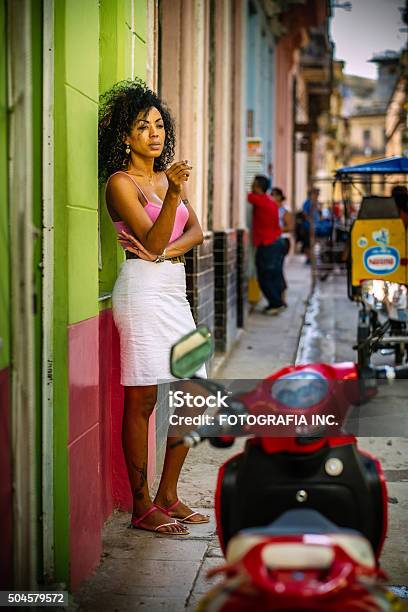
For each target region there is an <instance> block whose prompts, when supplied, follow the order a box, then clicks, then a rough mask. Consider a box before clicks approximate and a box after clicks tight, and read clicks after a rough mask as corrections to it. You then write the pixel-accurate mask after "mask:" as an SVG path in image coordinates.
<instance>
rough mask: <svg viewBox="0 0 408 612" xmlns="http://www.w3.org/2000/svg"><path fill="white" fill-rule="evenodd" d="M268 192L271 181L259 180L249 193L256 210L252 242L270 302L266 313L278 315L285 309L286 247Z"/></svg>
mask: <svg viewBox="0 0 408 612" xmlns="http://www.w3.org/2000/svg"><path fill="white" fill-rule="evenodd" d="M267 189H268V179H267V177H266V176H261V175H258V176H256V177H255V178H254V181H253V183H252V191H251V192H250V193H248V202H249V203H250V204H252V206H253V218H252V239H253V244H254V246H255V247H256V257H255V264H256V272H257V276H258V283H259V286H260V288H261V291H262V293H263V294H264V296H265V297H266V299H267V301H268V305H267V306H266V308H265V309H264V313H265V314H267V315H276V314H278V313H279V312H280V311H281V310H282V309H283V308H284V304H283V303H282V300H281V294H282V287H283V278H282V266H283V257H284V246H285V245H284V242H283V240H282V239H281V233H282V232H281V229H280V224H279V206H278V204H277V202H275V200H274V199H273V198H271V196H270V195H268V194H267V193H266V191H267Z"/></svg>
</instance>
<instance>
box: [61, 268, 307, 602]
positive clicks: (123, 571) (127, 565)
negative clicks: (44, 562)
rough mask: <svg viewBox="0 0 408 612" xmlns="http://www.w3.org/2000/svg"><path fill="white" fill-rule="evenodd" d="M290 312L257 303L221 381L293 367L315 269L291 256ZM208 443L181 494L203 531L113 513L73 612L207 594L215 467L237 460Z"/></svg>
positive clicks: (213, 559) (213, 549)
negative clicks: (154, 525) (202, 517)
mask: <svg viewBox="0 0 408 612" xmlns="http://www.w3.org/2000/svg"><path fill="white" fill-rule="evenodd" d="M286 276H287V280H288V285H289V290H288V294H287V301H288V308H287V310H285V311H284V312H282V313H281V314H279V315H278V316H275V317H266V316H265V315H262V314H261V313H260V310H262V307H263V306H264V303H260V304H259V305H258V306H257V308H256V309H255V311H254V312H253V313H252V314H251V315H250V317H249V322H248V325H247V328H246V329H245V330H243V331H242V333H241V335H240V338H239V340H238V342H237V344H236V346H235V347H234V349H233V350H232V352H231V354H230V356H229V357H228V359H227V360H226V362H225V363H224V365H223V366H222V367H221V368H220V369H219V371H218V372H217V378H228V379H231V378H234V379H260V378H263V377H265V376H266V375H267V374H270V373H271V372H273V371H274V370H276V369H277V368H279V367H281V366H283V365H286V364H288V363H293V362H294V359H295V355H296V352H297V346H298V339H299V334H300V331H301V327H302V323H303V316H304V312H305V308H306V302H307V298H308V296H309V292H310V278H311V274H310V269H309V268H307V267H306V266H305V265H304V264H303V258H302V257H299V256H293V257H292V258H291V259H290V260H289V261H288V262H287V266H286ZM242 444H243V442H242V441H241V442H239V443H236V444H235V445H234V447H233V448H232V449H228V450H224V451H222V450H218V449H214V448H212V447H211V446H210V445H208V444H206V443H204V444H202V445H201V446H200V447H198V448H197V449H194V450H193V451H191V452H190V453H189V455H188V457H187V461H186V464H185V467H184V469H183V472H182V477H181V482H180V486H179V494H180V498H181V499H183V500H185V501H186V502H187V503H188V504H189V505H191V506H192V507H193V508H194V509H195V510H199V511H203V512H206V513H207V514H210V515H211V522H210V523H209V524H206V525H196V526H190V535H189V536H187V537H173V538H169V537H156V536H154V535H153V534H150V533H147V532H146V533H144V532H142V531H136V530H130V529H126V527H127V525H128V524H129V518H130V517H129V515H128V514H125V513H121V512H116V513H115V514H114V515H113V516H112V517H111V518H110V519H109V521H108V522H107V524H106V525H105V529H104V552H103V557H102V561H101V564H100V566H99V567H98V568H97V570H96V571H95V572H94V574H93V575H92V576H91V577H90V578H89V579H88V581H87V582H86V583H84V584H83V585H82V587H81V589H80V590H79V591H78V592H77V593H76V594H75V597H74V603H73V605H72V609H74V608H76V609H78V610H84V611H85V610H86V611H91V610H92V611H93V610H95V612H96V611H98V612H99V611H100V610H104V611H107V612H108V611H118V612H122V611H123V612H125V611H126V612H127V611H128V610H129V611H130V610H144V611H145V612H157V611H169V612H170V611H171V612H181V611H183V610H186V609H187V610H193V609H194V607H195V605H196V603H197V601H198V600H199V599H200V598H201V597H202V595H203V594H204V593H205V592H206V591H207V590H208V589H209V585H210V584H211V583H209V582H208V581H207V580H206V578H205V574H206V572H207V570H208V569H209V568H210V567H213V566H215V565H219V564H221V563H222V554H221V551H220V549H219V547H218V540H217V537H216V535H215V524H214V517H213V497H214V490H215V483H216V478H217V471H218V467H219V466H220V465H221V463H223V462H224V461H225V460H226V459H227V458H228V457H230V456H231V455H233V454H235V453H237V452H238V451H239V449H240V447H241V446H242Z"/></svg>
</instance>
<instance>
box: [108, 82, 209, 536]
mask: <svg viewBox="0 0 408 612" xmlns="http://www.w3.org/2000/svg"><path fill="white" fill-rule="evenodd" d="M174 146H175V137H174V124H173V120H172V118H171V115H170V113H169V111H168V109H167V107H166V106H165V105H164V103H163V102H162V101H161V100H160V98H159V97H158V96H157V95H156V94H155V93H154V92H153V91H151V90H150V89H148V88H147V86H146V85H145V84H144V83H143V81H140V80H139V79H136V80H135V81H124V82H121V83H118V84H117V85H115V86H114V87H113V88H112V89H111V90H110V91H108V92H107V93H105V94H104V95H103V96H102V97H101V106H100V119H99V176H100V180H101V181H102V182H105V181H107V184H106V205H107V208H108V211H109V214H110V216H111V219H112V221H113V223H114V225H115V228H116V231H117V233H118V238H119V241H120V243H121V245H122V246H123V247H124V248H125V249H126V261H125V262H124V263H123V264H122V267H121V269H120V273H119V276H118V278H117V280H116V283H115V286H114V289H113V293H112V311H113V317H114V321H115V324H116V326H117V329H118V331H119V336H120V358H121V383H122V385H124V387H125V405H124V415H123V425H122V442H123V451H124V455H125V460H126V465H127V470H128V474H129V480H130V483H131V487H132V494H133V515H132V521H131V526H133V527H134V528H137V529H144V530H147V531H153V532H156V533H159V534H166V535H184V534H187V533H188V530H187V529H186V527H185V526H184V525H183V524H182V523H189V524H194V523H203V522H208V517H206V516H204V515H202V514H199V513H196V512H193V511H192V510H191V508H189V507H188V506H187V505H185V504H183V503H181V502H180V501H179V500H178V497H177V482H178V478H179V475H180V470H181V468H182V465H183V463H184V460H185V457H186V454H187V451H186V449H185V447H184V446H178V447H177V448H171V447H170V444H169V443H168V445H167V450H166V456H165V460H164V467H163V473H162V476H161V481H160V485H159V488H158V491H157V494H156V498H155V500H154V502H152V500H151V497H150V494H149V490H148V485H147V457H148V423H149V417H150V415H151V414H152V412H153V410H154V407H155V404H156V399H157V384H158V381H160V380H162V381H164V380H171V379H173V377H172V376H171V374H170V370H169V360H170V349H171V346H172V345H173V344H174V343H175V342H176V341H177V340H178V339H179V338H180V337H181V336H183V335H184V334H186V333H187V332H189V331H191V330H193V329H194V328H195V324H194V320H193V317H192V314H191V310H190V306H189V303H188V301H187V298H186V279H185V266H184V257H183V255H184V253H186V252H187V251H189V250H190V249H192V248H193V246H194V245H197V244H201V242H202V240H203V233H202V230H201V227H200V224H199V222H198V219H197V217H196V214H195V212H194V210H193V208H192V206H191V204H190V203H189V201H188V199H187V195H186V188H185V185H186V182H187V181H188V179H189V176H190V172H191V165H190V164H189V162H188V161H186V160H184V161H179V162H177V163H174V164H172V165H171V166H170V167H169V164H170V163H171V162H172V161H173V157H174ZM199 373H200V375H201V376H205V375H206V373H205V368H202V369H201V372H199ZM173 441H174V439H173ZM170 517H171V518H170Z"/></svg>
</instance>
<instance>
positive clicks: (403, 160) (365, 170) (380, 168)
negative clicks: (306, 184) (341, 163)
mask: <svg viewBox="0 0 408 612" xmlns="http://www.w3.org/2000/svg"><path fill="white" fill-rule="evenodd" d="M345 174H408V157H399V156H395V157H386V158H385V159H375V160H373V161H369V162H367V163H366V164H357V166H346V167H345V168H339V169H338V170H336V177H340V176H342V175H345Z"/></svg>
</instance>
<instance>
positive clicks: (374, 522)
mask: <svg viewBox="0 0 408 612" xmlns="http://www.w3.org/2000/svg"><path fill="white" fill-rule="evenodd" d="M331 459H339V460H340V461H341V462H342V465H343V469H342V472H341V473H340V474H339V475H337V476H333V475H329V474H328V473H327V471H326V467H325V466H326V465H327V462H328V461H330V460H331ZM337 465H338V464H337ZM380 470H381V468H380V467H379V465H378V464H377V463H376V461H375V460H374V459H373V458H371V457H368V456H366V455H365V454H363V453H361V452H360V451H359V450H358V449H357V447H356V446H355V444H346V445H344V446H343V445H342V446H336V447H330V446H328V445H327V446H324V447H323V448H321V449H320V450H318V451H314V452H312V453H309V454H306V453H305V454H293V453H288V452H278V453H273V454H267V453H266V452H265V451H264V450H263V449H262V447H261V446H260V445H256V444H254V443H253V442H251V441H249V442H247V444H246V448H245V451H244V452H243V453H241V454H240V455H237V456H235V457H233V458H232V459H231V460H229V461H228V462H227V463H226V464H225V465H224V466H223V472H222V476H221V482H220V489H219V495H217V498H218V499H217V502H218V503H219V504H220V507H219V508H218V509H217V516H218V517H219V523H220V524H219V525H218V527H219V530H220V535H221V537H222V540H223V544H224V548H225V547H226V545H227V543H228V541H229V540H230V539H231V538H232V537H233V536H234V535H235V534H236V533H237V532H238V531H240V530H241V529H246V528H250V527H258V526H259V527H260V526H263V525H268V524H270V523H271V522H272V521H274V520H276V519H277V518H278V517H279V516H280V515H281V514H283V513H284V512H286V511H288V510H291V509H295V508H311V509H313V510H317V511H318V512H320V513H321V514H322V515H323V516H325V517H326V518H327V519H328V520H330V521H332V522H333V523H335V524H336V525H338V526H339V527H346V528H350V529H355V530H357V531H360V532H361V533H363V534H364V535H365V536H366V538H367V539H368V540H369V541H370V542H371V545H372V546H373V549H374V552H375V554H376V556H378V555H379V553H380V550H381V547H382V543H383V540H384V535H385V525H386V524H387V517H386V511H387V499H386V496H385V485H384V484H383V483H382V481H381V476H382V475H381V472H380ZM305 493H306V495H305ZM299 500H303V501H299Z"/></svg>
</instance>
